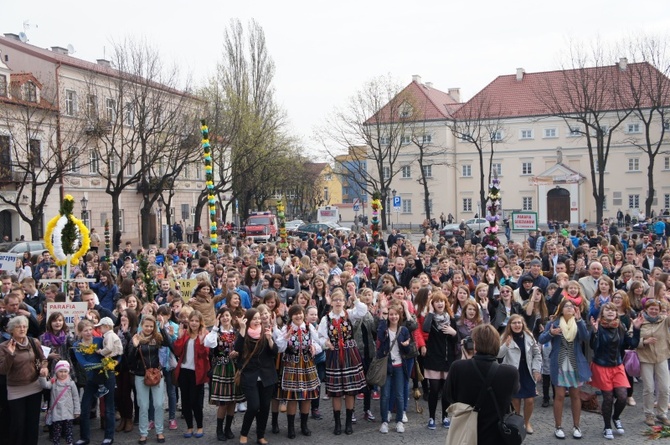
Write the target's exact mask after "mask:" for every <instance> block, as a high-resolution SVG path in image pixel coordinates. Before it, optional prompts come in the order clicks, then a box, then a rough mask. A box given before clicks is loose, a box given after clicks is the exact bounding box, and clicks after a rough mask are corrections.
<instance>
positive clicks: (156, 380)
mask: <svg viewBox="0 0 670 445" xmlns="http://www.w3.org/2000/svg"><path fill="white" fill-rule="evenodd" d="M139 350H140V358H141V359H142V364H143V365H144V384H145V385H146V386H157V385H158V384H160V382H161V379H162V378H163V373H162V372H161V370H160V368H149V367H147V362H145V361H144V355H143V354H142V345H140V346H139Z"/></svg>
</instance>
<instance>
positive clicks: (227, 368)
mask: <svg viewBox="0 0 670 445" xmlns="http://www.w3.org/2000/svg"><path fill="white" fill-rule="evenodd" d="M210 382H211V386H210V390H209V402H210V403H212V404H215V405H218V404H220V403H226V402H241V401H243V400H244V394H243V393H242V388H240V387H239V386H236V385H235V365H234V364H233V362H232V361H228V362H225V363H224V362H218V363H216V364H215V365H214V368H213V369H212V378H211V379H210Z"/></svg>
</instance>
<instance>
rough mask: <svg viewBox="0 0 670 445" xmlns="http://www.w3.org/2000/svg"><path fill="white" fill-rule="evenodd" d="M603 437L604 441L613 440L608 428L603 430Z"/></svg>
mask: <svg viewBox="0 0 670 445" xmlns="http://www.w3.org/2000/svg"><path fill="white" fill-rule="evenodd" d="M603 437H604V438H605V439H609V440H612V439H614V434H612V430H611V429H609V428H605V429H604V430H603Z"/></svg>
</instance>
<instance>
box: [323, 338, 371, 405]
mask: <svg viewBox="0 0 670 445" xmlns="http://www.w3.org/2000/svg"><path fill="white" fill-rule="evenodd" d="M366 385H367V384H366V382H365V373H364V372H363V364H362V361H361V355H360V353H359V351H358V348H357V347H356V341H354V340H349V341H347V342H345V344H344V350H343V351H342V352H340V350H339V349H334V350H330V349H328V350H326V392H327V393H328V395H329V396H331V397H340V396H343V395H350V396H351V395H356V394H358V393H359V392H360V391H361V390H362V389H363V388H365V387H366Z"/></svg>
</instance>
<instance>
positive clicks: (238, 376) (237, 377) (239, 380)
mask: <svg viewBox="0 0 670 445" xmlns="http://www.w3.org/2000/svg"><path fill="white" fill-rule="evenodd" d="M260 344H261V339H260V338H259V339H258V341H257V342H256V346H254V349H253V351H251V354H249V357H247V359H246V360H245V361H244V364H243V365H242V367H241V368H240V369H238V370H237V371H235V377H234V383H235V386H240V383H242V371H244V368H246V367H247V365H248V364H249V360H251V357H253V356H254V354H256V352H257V351H258V345H260ZM243 349H244V348H243ZM277 357H279V356H277Z"/></svg>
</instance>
